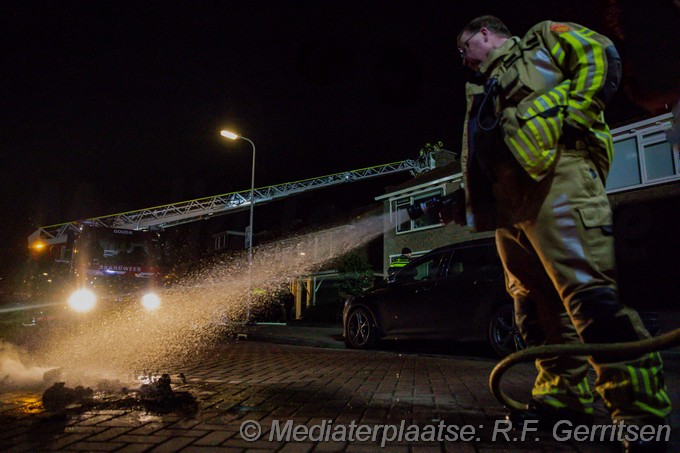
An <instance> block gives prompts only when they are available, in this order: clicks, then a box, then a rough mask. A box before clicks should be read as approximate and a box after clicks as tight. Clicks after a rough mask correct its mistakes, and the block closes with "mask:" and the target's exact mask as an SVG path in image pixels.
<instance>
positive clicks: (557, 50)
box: [550, 42, 566, 66]
mask: <svg viewBox="0 0 680 453" xmlns="http://www.w3.org/2000/svg"><path fill="white" fill-rule="evenodd" d="M550 53H551V54H552V55H553V57H555V60H557V64H558V65H560V66H562V63H564V56H565V55H566V54H565V53H564V50H563V49H562V46H561V45H560V43H559V42H558V43H556V44H555V45H554V46H553V48H552V49H550Z"/></svg>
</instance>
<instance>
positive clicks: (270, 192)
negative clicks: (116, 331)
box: [28, 155, 435, 248]
mask: <svg viewBox="0 0 680 453" xmlns="http://www.w3.org/2000/svg"><path fill="white" fill-rule="evenodd" d="M434 166H435V163H434V159H433V158H431V156H429V155H426V156H421V158H420V159H417V160H403V161H398V162H392V163H389V164H384V165H377V166H374V167H368V168H361V169H358V170H349V171H343V172H340V173H334V174H331V175H326V176H319V177H315V178H309V179H303V180H300V181H294V182H287V183H283V184H277V185H273V186H268V187H261V188H256V189H254V190H253V204H258V203H266V202H269V201H273V200H278V199H281V198H285V197H288V196H291V195H296V194H299V193H302V192H306V191H309V190H314V189H321V188H325V187H330V186H335V185H338V184H345V183H349V182H355V181H360V180H364V179H367V178H374V177H377V176H384V175H388V174H393V173H398V172H403V171H410V172H411V173H412V174H413V175H417V174H420V173H423V172H426V171H428V170H431V169H432V168H434ZM250 192H251V190H250V189H248V190H242V191H238V192H231V193H226V194H221V195H215V196H211V197H205V198H198V199H195V200H189V201H182V202H179V203H172V204H166V205H161V206H154V207H151V208H146V209H139V210H136V211H128V212H123V213H119V214H110V215H104V216H100V217H92V218H89V219H85V220H78V221H72V222H66V223H60V224H56V225H48V226H43V227H40V228H38V229H37V230H36V231H34V232H33V233H31V235H30V236H29V237H28V246H29V248H34V247H45V246H52V245H57V244H64V243H66V242H67V240H68V235H69V233H76V234H77V233H78V231H79V225H81V224H83V223H87V224H89V225H94V226H102V227H108V228H121V229H130V230H149V229H154V228H158V229H165V228H169V227H173V226H177V225H182V224H185V223H189V222H194V221H197V220H202V219H206V218H208V217H211V216H218V215H224V214H230V213H233V212H236V211H240V210H244V209H248V208H249V207H250Z"/></svg>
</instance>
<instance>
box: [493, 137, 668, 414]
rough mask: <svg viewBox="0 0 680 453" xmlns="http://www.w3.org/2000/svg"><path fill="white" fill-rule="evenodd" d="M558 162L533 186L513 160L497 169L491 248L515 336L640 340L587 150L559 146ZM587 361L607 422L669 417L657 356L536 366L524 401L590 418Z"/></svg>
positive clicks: (533, 340)
mask: <svg viewBox="0 0 680 453" xmlns="http://www.w3.org/2000/svg"><path fill="white" fill-rule="evenodd" d="M581 148H585V146H581ZM559 154H560V156H559V157H558V161H557V163H556V166H555V170H554V172H553V174H551V175H549V176H547V177H546V178H545V179H543V180H542V181H541V182H535V181H533V180H531V179H530V178H529V176H527V175H526V173H525V172H524V171H522V170H521V169H520V167H519V166H518V165H517V164H516V163H515V162H514V161H508V162H506V163H504V164H502V165H499V166H498V167H497V168H496V181H495V182H494V184H493V188H494V195H495V196H496V200H497V201H498V209H499V212H500V216H501V220H502V222H503V223H502V225H504V226H503V227H501V228H499V229H497V230H496V243H497V247H498V251H499V254H500V256H501V260H502V262H503V266H504V269H505V276H506V284H507V288H508V292H509V293H510V294H511V296H512V297H513V298H514V301H515V310H516V320H517V324H518V327H519V329H520V332H521V334H522V336H523V337H524V340H525V341H526V343H527V344H528V345H530V346H537V345H542V344H559V343H573V342H579V341H583V342H585V343H615V342H625V341H635V340H638V339H643V338H648V337H649V333H648V332H647V330H646V329H645V327H644V326H643V324H642V322H641V321H640V317H639V316H638V314H637V312H636V311H635V310H633V309H632V308H630V307H626V306H623V305H621V304H620V303H619V302H618V299H617V287H616V280H615V276H614V247H613V241H614V238H613V235H612V229H611V226H612V215H611V207H610V205H609V201H608V199H607V195H606V193H605V189H604V185H603V183H602V180H601V178H600V177H599V176H598V173H597V171H596V170H595V168H594V166H593V163H592V161H591V160H590V158H589V157H588V154H587V150H585V149H579V150H573V149H572V150H568V149H565V148H564V147H562V148H561V149H560V153H559ZM588 361H590V363H591V364H592V366H593V368H594V369H595V372H596V374H597V379H596V381H595V389H596V390H597V392H598V393H599V394H600V395H601V396H602V398H603V400H604V403H605V405H606V407H607V408H608V409H609V411H610V413H611V416H612V419H613V420H615V421H618V420H623V421H625V422H627V423H634V424H639V423H647V422H650V421H651V422H658V421H659V419H661V418H664V417H666V416H667V415H668V414H669V413H670V410H671V407H670V400H669V398H668V394H667V391H666V386H665V383H664V376H663V365H662V361H661V357H660V355H659V353H658V352H655V353H651V354H646V355H644V356H642V357H638V358H636V359H634V360H629V361H625V362H612V361H609V360H608V359H607V357H590V358H588V357H551V358H544V359H538V360H536V368H537V369H538V377H537V379H536V382H535V384H534V388H533V391H532V394H533V398H534V399H536V400H538V401H540V402H541V403H544V404H547V405H549V406H551V407H554V408H569V409H573V410H577V411H582V412H586V413H592V403H593V398H592V393H591V392H590V390H589V388H588V381H587V379H586V373H587V369H588Z"/></svg>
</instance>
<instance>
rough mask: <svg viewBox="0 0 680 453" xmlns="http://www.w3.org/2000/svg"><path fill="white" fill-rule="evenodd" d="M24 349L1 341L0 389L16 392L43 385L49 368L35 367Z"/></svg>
mask: <svg viewBox="0 0 680 453" xmlns="http://www.w3.org/2000/svg"><path fill="white" fill-rule="evenodd" d="M30 362H31V361H30V356H29V354H28V353H27V352H26V351H24V350H23V349H21V348H19V347H17V346H14V345H12V344H10V343H6V342H4V341H2V340H0V389H2V390H8V389H9V390H14V389H19V388H21V389H25V388H35V387H40V386H42V385H43V376H44V374H45V372H46V371H49V370H50V368H48V367H40V366H33V365H31V364H30Z"/></svg>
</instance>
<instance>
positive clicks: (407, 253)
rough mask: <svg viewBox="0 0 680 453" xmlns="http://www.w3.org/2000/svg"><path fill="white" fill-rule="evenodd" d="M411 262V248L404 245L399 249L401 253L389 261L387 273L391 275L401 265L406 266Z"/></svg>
mask: <svg viewBox="0 0 680 453" xmlns="http://www.w3.org/2000/svg"><path fill="white" fill-rule="evenodd" d="M410 262H411V249H410V248H408V247H404V248H403V249H401V255H399V256H398V257H396V258H394V259H393V260H392V261H391V262H390V267H389V268H388V269H387V275H392V274H394V273H395V272H396V271H398V270H399V269H401V268H402V267H404V266H406V265H407V264H408V263H410Z"/></svg>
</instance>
